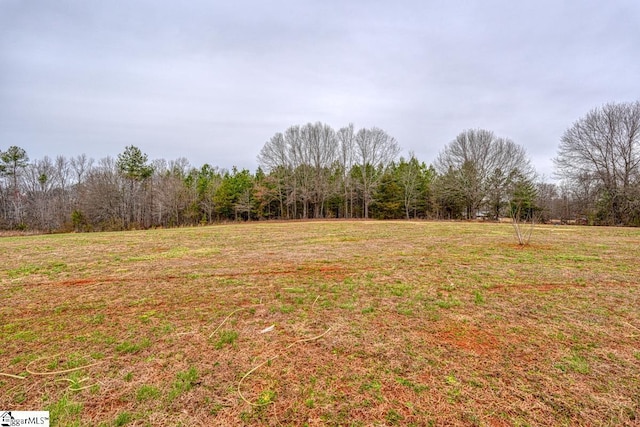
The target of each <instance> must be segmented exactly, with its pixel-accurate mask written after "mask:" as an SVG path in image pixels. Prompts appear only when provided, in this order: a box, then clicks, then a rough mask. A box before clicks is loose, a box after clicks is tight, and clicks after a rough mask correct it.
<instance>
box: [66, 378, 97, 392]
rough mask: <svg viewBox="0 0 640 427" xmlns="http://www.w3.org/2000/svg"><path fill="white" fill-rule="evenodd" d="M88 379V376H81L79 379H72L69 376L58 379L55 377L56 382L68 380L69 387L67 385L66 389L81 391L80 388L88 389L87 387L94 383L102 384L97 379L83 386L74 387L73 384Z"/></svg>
mask: <svg viewBox="0 0 640 427" xmlns="http://www.w3.org/2000/svg"><path fill="white" fill-rule="evenodd" d="M90 379H91V378H89V377H85V378H82V379H81V380H72V379H70V378H60V379H57V380H56V382H61V381H68V382H70V383H71V384H70V385H69V387H67V389H68V390H71V391H81V390H86V389H88V388H91V387H93V386H94V385H98V384H102V383H101V382H100V381H97V382H95V383H93V384H90V385H86V386H84V387H74V385H77V384H80V383H83V382H85V381H87V380H90Z"/></svg>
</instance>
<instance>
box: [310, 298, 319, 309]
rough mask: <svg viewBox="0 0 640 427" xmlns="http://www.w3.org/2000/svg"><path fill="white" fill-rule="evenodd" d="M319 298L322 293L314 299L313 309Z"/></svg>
mask: <svg viewBox="0 0 640 427" xmlns="http://www.w3.org/2000/svg"><path fill="white" fill-rule="evenodd" d="M318 298H320V295H318V296H317V297H316V299H315V300H314V301H313V304H311V310H313V307H315V305H316V303H317V302H318Z"/></svg>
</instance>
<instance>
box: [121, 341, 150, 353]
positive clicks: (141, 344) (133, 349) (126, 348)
mask: <svg viewBox="0 0 640 427" xmlns="http://www.w3.org/2000/svg"><path fill="white" fill-rule="evenodd" d="M150 346H151V341H150V340H149V338H143V339H142V340H140V341H138V342H135V343H132V342H130V341H123V342H121V343H120V344H118V345H117V346H116V351H117V352H118V353H121V354H134V353H138V352H139V351H141V350H144V349H145V348H148V347H150Z"/></svg>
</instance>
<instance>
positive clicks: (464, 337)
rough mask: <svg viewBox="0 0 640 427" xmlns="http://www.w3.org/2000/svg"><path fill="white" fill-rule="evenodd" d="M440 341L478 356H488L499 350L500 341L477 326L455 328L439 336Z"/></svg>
mask: <svg viewBox="0 0 640 427" xmlns="http://www.w3.org/2000/svg"><path fill="white" fill-rule="evenodd" d="M437 337H438V339H439V340H441V341H444V342H446V343H448V344H452V345H454V346H455V347H458V348H461V349H463V350H466V351H468V352H471V353H475V354H478V355H486V354H488V353H491V352H493V351H495V350H496V349H497V348H498V345H499V343H498V340H497V338H496V337H495V336H493V335H492V334H491V333H489V332H487V331H486V330H484V329H480V328H477V327H475V326H466V327H465V326H454V327H452V328H450V329H448V330H446V331H443V332H440V333H438V334H437Z"/></svg>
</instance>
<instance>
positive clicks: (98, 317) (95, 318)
mask: <svg viewBox="0 0 640 427" xmlns="http://www.w3.org/2000/svg"><path fill="white" fill-rule="evenodd" d="M104 317H105V316H104V313H97V314H94V315H92V316H88V317H87V322H88V323H90V324H92V325H101V324H103V323H104Z"/></svg>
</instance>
